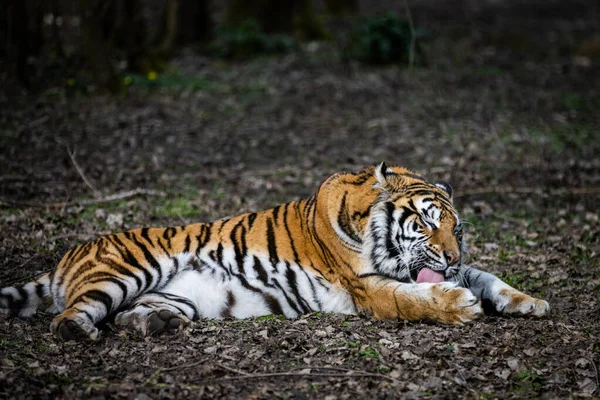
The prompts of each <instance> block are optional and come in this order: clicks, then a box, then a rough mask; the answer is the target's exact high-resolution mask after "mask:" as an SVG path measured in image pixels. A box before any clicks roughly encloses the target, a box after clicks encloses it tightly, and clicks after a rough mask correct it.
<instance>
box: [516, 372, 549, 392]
mask: <svg viewBox="0 0 600 400" xmlns="http://www.w3.org/2000/svg"><path fill="white" fill-rule="evenodd" d="M513 379H514V389H515V390H516V391H519V392H537V391H539V390H540V389H541V387H542V378H541V377H539V376H538V375H536V374H535V373H533V372H529V371H519V372H516V373H515V375H514V378H513Z"/></svg>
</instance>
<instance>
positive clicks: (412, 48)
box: [404, 0, 417, 71]
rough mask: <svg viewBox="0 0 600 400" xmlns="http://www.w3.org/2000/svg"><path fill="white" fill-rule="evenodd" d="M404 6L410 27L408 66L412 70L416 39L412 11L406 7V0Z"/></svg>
mask: <svg viewBox="0 0 600 400" xmlns="http://www.w3.org/2000/svg"><path fill="white" fill-rule="evenodd" d="M404 8H405V9H406V18H407V19H408V26H409V27H410V49H409V50H408V68H409V69H410V70H411V71H412V70H413V66H414V64H415V43H416V40H417V37H416V33H415V24H414V22H413V19H412V13H411V12H410V7H408V0H404Z"/></svg>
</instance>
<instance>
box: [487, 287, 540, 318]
mask: <svg viewBox="0 0 600 400" xmlns="http://www.w3.org/2000/svg"><path fill="white" fill-rule="evenodd" d="M493 303H494V306H495V308H496V311H498V312H499V313H501V314H511V315H532V316H534V317H543V316H544V315H547V314H548V313H549V312H550V304H548V302H547V301H546V300H541V299H536V298H535V297H531V296H529V295H527V294H525V293H521V292H519V291H517V290H514V289H512V288H511V289H508V288H505V289H501V290H500V291H499V292H498V294H497V295H496V297H495V299H494V301H493Z"/></svg>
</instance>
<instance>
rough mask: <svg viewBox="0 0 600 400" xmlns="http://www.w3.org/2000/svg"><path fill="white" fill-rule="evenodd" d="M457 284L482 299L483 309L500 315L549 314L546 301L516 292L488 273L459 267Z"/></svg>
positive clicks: (538, 315) (539, 315)
mask: <svg viewBox="0 0 600 400" xmlns="http://www.w3.org/2000/svg"><path fill="white" fill-rule="evenodd" d="M456 280H457V282H458V283H459V284H460V285H461V286H464V287H467V288H469V290H471V292H473V294H474V295H475V296H477V297H479V298H481V299H482V301H483V303H484V306H486V307H485V308H486V309H487V308H488V307H489V306H491V307H492V308H493V309H494V310H495V311H497V312H499V313H501V314H513V315H533V316H535V317H541V316H544V315H546V314H548V313H549V312H550V305H549V304H548V302H547V301H545V300H541V299H536V298H535V297H532V296H529V295H527V294H525V293H522V292H520V291H518V290H517V289H515V288H513V287H511V286H510V285H508V284H506V283H505V282H503V281H502V280H501V279H499V278H498V277H496V276H495V275H493V274H490V273H489V272H484V271H480V270H478V269H476V268H472V267H461V269H460V270H459V273H458V274H457V276H456Z"/></svg>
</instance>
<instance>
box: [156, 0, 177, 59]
mask: <svg viewBox="0 0 600 400" xmlns="http://www.w3.org/2000/svg"><path fill="white" fill-rule="evenodd" d="M178 8H179V2H178V0H165V3H164V7H163V10H162V14H161V17H160V18H161V20H160V25H159V29H158V32H157V34H156V39H155V41H154V42H155V45H154V52H155V53H156V54H157V55H159V56H161V57H165V58H166V57H168V56H169V55H170V54H171V52H172V50H173V44H174V43H175V37H176V35H177V14H178V12H177V10H178Z"/></svg>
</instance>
